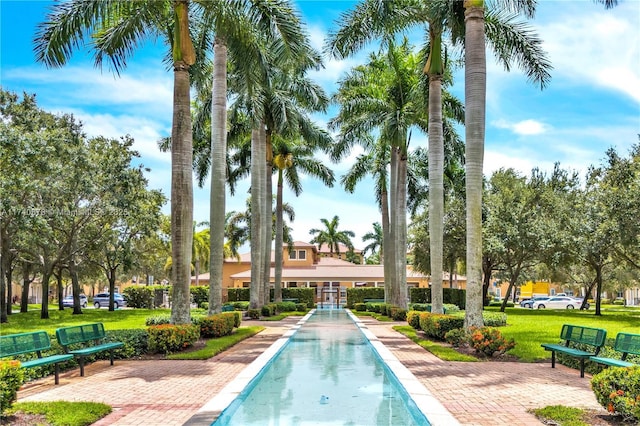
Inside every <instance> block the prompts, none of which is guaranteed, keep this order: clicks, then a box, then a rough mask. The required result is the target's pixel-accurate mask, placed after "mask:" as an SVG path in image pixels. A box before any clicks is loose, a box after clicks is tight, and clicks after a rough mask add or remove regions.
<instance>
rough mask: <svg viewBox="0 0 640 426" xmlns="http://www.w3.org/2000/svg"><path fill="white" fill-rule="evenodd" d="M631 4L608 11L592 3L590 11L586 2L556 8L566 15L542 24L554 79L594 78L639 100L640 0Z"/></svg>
mask: <svg viewBox="0 0 640 426" xmlns="http://www.w3.org/2000/svg"><path fill="white" fill-rule="evenodd" d="M629 3H630V4H626V2H621V3H620V4H619V5H618V6H617V7H616V8H614V9H612V10H609V11H605V10H603V9H602V6H601V5H600V6H599V5H589V7H592V8H593V9H592V10H590V11H589V13H584V8H585V7H587V6H586V5H585V3H584V2H578V3H576V4H575V7H574V8H571V7H566V8H563V9H562V11H561V10H560V9H559V8H556V9H555V10H557V11H558V12H559V13H563V15H562V16H559V15H556V16H554V20H553V22H550V23H547V24H542V25H540V26H539V31H540V34H541V35H542V36H543V38H544V40H545V42H544V45H543V47H544V49H545V50H546V51H547V52H548V53H549V57H550V60H551V63H552V64H553V66H554V77H555V76H558V77H559V76H562V77H566V78H571V79H573V80H582V81H583V82H591V83H593V84H597V85H599V86H602V87H607V88H610V89H614V90H617V91H620V92H622V93H625V94H626V95H627V96H629V97H630V98H632V99H634V100H635V101H640V61H639V60H638V58H640V33H639V32H638V28H639V27H640V14H638V10H637V2H636V4H632V3H634V2H629ZM576 12H582V13H576Z"/></svg>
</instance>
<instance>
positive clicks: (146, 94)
mask: <svg viewBox="0 0 640 426" xmlns="http://www.w3.org/2000/svg"><path fill="white" fill-rule="evenodd" d="M156 70H157V68H151V69H149V68H145V67H143V66H138V67H134V68H132V69H129V70H125V72H123V73H122V74H121V75H120V77H118V76H114V75H113V74H111V73H108V72H100V71H99V70H96V69H92V68H86V67H77V66H75V67H74V66H70V67H65V68H62V69H50V70H46V69H42V68H39V67H26V68H13V69H9V70H4V71H3V79H6V80H9V81H11V80H21V81H23V82H24V84H28V85H34V86H40V87H41V90H42V89H48V90H54V91H55V92H57V93H58V96H59V101H60V103H61V104H70V103H72V104H80V105H110V106H114V105H117V106H122V107H124V106H130V105H146V106H147V107H150V108H151V110H153V111H157V110H161V109H164V110H168V111H169V112H170V111H171V105H172V99H173V89H172V88H173V82H172V80H171V74H170V73H167V72H163V70H162V69H160V70H157V71H156ZM39 91H40V90H39ZM63 94H64V96H62V95H63Z"/></svg>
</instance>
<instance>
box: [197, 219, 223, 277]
mask: <svg viewBox="0 0 640 426" xmlns="http://www.w3.org/2000/svg"><path fill="white" fill-rule="evenodd" d="M209 234H210V231H209V229H208V228H207V229H203V230H201V231H199V232H195V224H194V231H193V244H192V250H191V259H192V260H193V270H194V275H195V277H196V283H195V284H196V285H199V284H200V282H199V278H198V277H199V275H200V268H201V267H202V268H207V267H208V266H209V255H210V252H211V247H210V246H209V243H210V235H209ZM223 254H224V250H223Z"/></svg>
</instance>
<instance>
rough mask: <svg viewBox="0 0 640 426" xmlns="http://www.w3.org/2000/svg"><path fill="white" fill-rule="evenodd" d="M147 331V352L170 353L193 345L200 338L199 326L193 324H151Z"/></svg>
mask: <svg viewBox="0 0 640 426" xmlns="http://www.w3.org/2000/svg"><path fill="white" fill-rule="evenodd" d="M147 332H148V333H149V352H154V353H165V354H170V353H173V352H178V351H181V350H183V349H186V348H188V347H189V346H191V345H193V344H194V343H195V342H196V341H197V340H198V339H199V338H200V327H199V326H197V325H194V324H161V325H152V326H150V327H149V328H148V329H147Z"/></svg>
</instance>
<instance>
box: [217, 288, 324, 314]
mask: <svg viewBox="0 0 640 426" xmlns="http://www.w3.org/2000/svg"><path fill="white" fill-rule="evenodd" d="M249 290H250V289H249V288H230V289H228V290H227V300H228V301H229V302H248V301H249V300H250V292H249ZM315 295H316V289H314V288H307V287H301V288H283V289H282V298H283V299H298V303H302V304H304V305H305V306H306V307H307V308H310V307H313V306H314V305H315ZM269 297H270V299H269V300H273V289H271V290H270V294H269ZM247 308H248V306H247ZM245 309H246V308H245Z"/></svg>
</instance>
